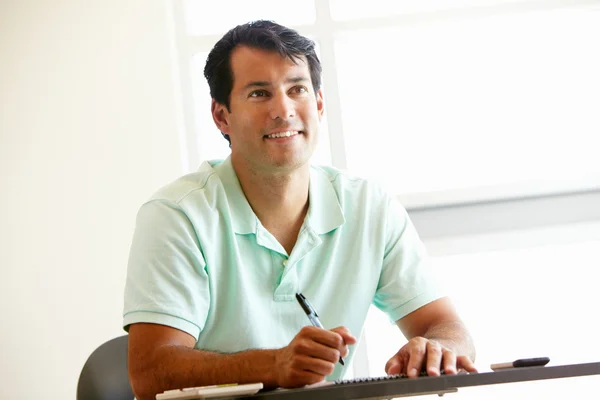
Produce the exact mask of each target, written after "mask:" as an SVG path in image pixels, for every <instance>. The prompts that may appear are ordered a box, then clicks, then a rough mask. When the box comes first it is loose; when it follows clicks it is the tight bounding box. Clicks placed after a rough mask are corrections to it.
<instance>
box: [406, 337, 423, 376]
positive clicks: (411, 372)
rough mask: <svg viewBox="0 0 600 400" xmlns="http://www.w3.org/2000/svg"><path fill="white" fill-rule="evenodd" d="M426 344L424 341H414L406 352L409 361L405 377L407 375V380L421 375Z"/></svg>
mask: <svg viewBox="0 0 600 400" xmlns="http://www.w3.org/2000/svg"><path fill="white" fill-rule="evenodd" d="M426 343H427V342H426V341H415V342H413V345H412V346H411V347H410V349H409V351H408V353H409V359H408V364H407V368H406V375H408V377H409V378H415V377H417V376H419V374H420V373H421V370H422V368H423V362H424V361H425V354H426V352H427V348H426Z"/></svg>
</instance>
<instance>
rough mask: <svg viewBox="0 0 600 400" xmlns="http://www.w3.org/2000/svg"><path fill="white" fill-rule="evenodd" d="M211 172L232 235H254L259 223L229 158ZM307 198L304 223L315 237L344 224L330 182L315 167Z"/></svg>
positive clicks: (326, 176) (312, 170) (312, 168)
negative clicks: (224, 202)
mask: <svg viewBox="0 0 600 400" xmlns="http://www.w3.org/2000/svg"><path fill="white" fill-rule="evenodd" d="M213 169H214V170H215V171H216V173H217V175H219V178H220V179H221V182H222V183H223V188H224V190H225V194H226V195H227V201H228V202H229V208H230V210H231V214H232V215H231V217H232V224H233V229H234V230H235V232H236V233H237V234H241V235H246V234H250V233H256V231H257V229H258V226H259V221H258V218H257V217H256V214H254V211H253V210H252V207H250V204H249V203H248V200H247V199H246V196H245V195H244V192H243V190H242V187H241V185H240V181H239V180H238V177H237V175H236V174H235V171H234V169H233V165H231V157H227V159H225V160H224V161H223V162H222V163H221V164H219V165H215V166H213ZM308 198H309V207H308V213H307V217H306V223H307V224H308V226H309V227H310V228H311V229H312V230H313V231H314V232H315V233H317V234H319V235H322V234H325V233H328V232H331V231H332V230H334V229H336V228H338V227H340V226H341V225H342V224H343V223H344V222H346V220H345V218H344V214H343V212H342V207H341V206H340V203H339V201H338V197H337V193H336V192H335V190H334V188H333V184H332V182H331V180H330V179H329V177H328V175H327V174H326V173H325V172H324V171H323V170H321V169H320V168H318V167H311V169H310V183H309V190H308Z"/></svg>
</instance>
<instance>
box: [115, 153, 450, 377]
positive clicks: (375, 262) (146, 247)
mask: <svg viewBox="0 0 600 400" xmlns="http://www.w3.org/2000/svg"><path fill="white" fill-rule="evenodd" d="M297 292H301V293H303V294H304V295H305V296H306V297H307V298H308V299H309V301H310V302H311V303H312V305H313V307H314V308H315V309H316V310H317V312H318V314H319V317H320V319H321V322H322V324H323V326H324V327H325V328H326V329H331V328H335V327H338V326H342V325H343V326H346V327H347V328H349V329H350V331H351V332H352V333H353V334H354V335H355V336H357V337H358V336H359V335H360V334H361V331H362V328H363V324H364V321H365V318H366V316H367V311H368V310H369V306H370V305H371V304H374V305H375V306H377V307H378V308H379V309H381V310H382V311H383V312H385V313H386V314H387V315H388V316H389V318H390V319H391V320H393V321H396V320H398V319H400V318H402V317H404V316H405V315H407V314H408V313H410V312H412V311H414V310H416V309H418V308H419V307H421V306H423V305H425V304H427V303H429V302H431V301H433V300H435V299H437V298H439V297H441V295H442V294H441V293H440V291H439V290H438V286H437V285H435V284H434V283H433V275H432V273H431V270H430V267H429V265H428V262H427V256H426V252H425V249H424V246H423V244H422V242H421V241H420V240H419V237H418V235H417V233H416V231H415V229H414V227H413V225H412V224H411V222H410V220H409V218H408V215H407V213H406V211H405V210H404V209H403V208H402V207H401V206H400V205H399V204H398V202H397V201H396V200H395V199H394V198H393V197H392V196H390V195H389V194H387V193H386V192H385V191H384V190H383V189H382V188H381V187H380V186H378V185H376V184H375V183H373V182H371V181H368V180H364V179H359V178H356V177H352V176H350V175H348V174H346V173H343V172H341V171H338V170H336V169H333V168H329V167H316V166H311V170H310V184H309V208H308V212H307V215H306V218H305V220H304V223H303V225H302V227H301V229H300V233H299V235H298V239H297V242H296V245H295V246H294V249H293V250H292V252H291V254H287V253H286V251H285V249H284V248H283V247H282V246H281V244H280V243H279V242H278V241H277V240H276V239H275V237H274V236H273V235H272V234H271V233H269V232H268V231H267V230H266V229H265V228H264V227H263V226H262V224H261V223H260V221H259V220H258V218H257V217H256V215H255V214H254V212H253V211H252V208H251V207H250V205H249V203H248V201H247V200H246V197H245V196H244V194H243V192H242V189H241V186H240V184H239V181H238V179H237V176H236V174H235V171H234V170H233V167H232V165H231V161H230V159H229V158H228V159H226V160H225V161H208V162H205V163H203V164H202V166H201V167H200V169H199V170H198V171H197V172H195V173H191V174H189V175H186V176H184V177H182V178H180V179H178V180H176V181H175V182H173V183H172V184H170V185H168V186H166V187H164V188H162V189H161V190H159V191H158V192H157V193H156V194H155V195H154V196H153V197H152V198H151V199H150V200H149V201H148V202H147V203H145V204H144V205H142V207H141V209H140V211H139V213H138V216H137V221H136V229H135V233H134V237H133V243H132V245H131V251H130V257H129V264H128V270H127V282H126V288H125V306H124V317H123V326H124V328H125V329H128V326H129V325H130V324H135V323H139V322H147V323H156V324H163V325H168V326H171V327H173V328H176V329H180V330H182V331H184V332H187V333H189V334H190V335H192V336H193V337H194V338H196V339H197V342H196V348H198V349H204V350H210V351H218V352H224V353H232V352H238V351H243V350H247V349H259V348H280V347H284V346H286V345H287V344H288V343H289V342H290V341H291V340H292V339H293V338H294V336H295V335H296V334H297V333H298V331H300V329H301V328H302V327H303V326H306V325H310V322H309V320H308V318H307V316H306V314H305V313H304V312H303V310H302V308H301V307H300V305H299V304H298V302H297V301H296V298H295V294H296V293H297ZM389 345H390V346H391V347H392V348H394V349H395V348H399V344H398V343H390V344H389ZM352 347H355V346H352ZM353 354H354V349H353V348H352V349H351V351H350V355H349V356H348V358H347V363H346V365H349V364H350V361H351V360H352V356H353ZM343 373H344V371H343V367H341V366H340V365H339V364H338V365H337V366H336V369H335V371H334V373H333V375H331V376H330V377H328V379H339V378H341V377H342V376H343Z"/></svg>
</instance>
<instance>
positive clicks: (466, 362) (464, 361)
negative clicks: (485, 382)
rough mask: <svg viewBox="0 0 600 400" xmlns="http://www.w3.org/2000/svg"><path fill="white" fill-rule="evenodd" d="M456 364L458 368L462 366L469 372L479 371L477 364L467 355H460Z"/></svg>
mask: <svg viewBox="0 0 600 400" xmlns="http://www.w3.org/2000/svg"><path fill="white" fill-rule="evenodd" d="M456 365H457V367H458V368H462V369H464V370H465V371H467V372H477V368H476V367H475V364H474V363H473V361H471V359H470V358H469V357H467V356H458V358H457V359H456Z"/></svg>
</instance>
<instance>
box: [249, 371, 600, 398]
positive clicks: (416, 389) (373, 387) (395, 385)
mask: <svg viewBox="0 0 600 400" xmlns="http://www.w3.org/2000/svg"><path fill="white" fill-rule="evenodd" d="M586 375H600V362H595V363H587V364H572V365H559V366H553V367H529V368H515V369H509V370H505V371H497V372H480V373H475V374H463V375H441V376H424V377H419V378H413V379H408V378H405V379H397V380H388V381H372V382H357V383H350V384H344V385H331V386H323V387H317V388H310V389H292V390H274V391H267V392H261V393H257V394H256V395H254V396H250V397H244V398H246V399H252V400H259V399H261V400H262V399H264V400H300V399H307V398H310V399H311V400H332V399H367V398H381V399H385V398H392V397H399V396H400V397H401V396H417V395H422V394H427V393H448V392H452V391H456V389H458V388H460V387H469V386H480V385H494V384H499V383H510V382H526V381H536V380H544V379H556V378H570V377H576V376H586ZM599 390H600V388H599Z"/></svg>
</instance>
